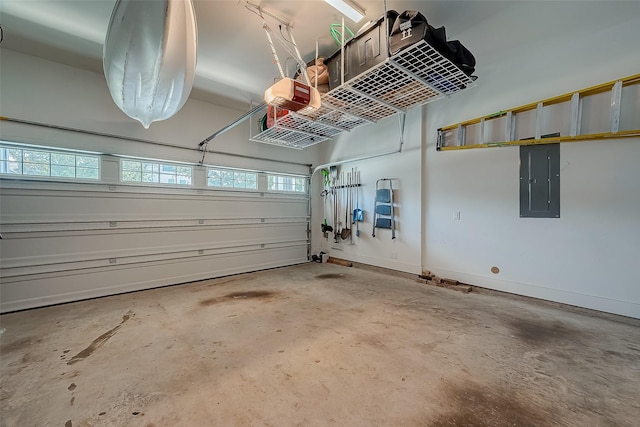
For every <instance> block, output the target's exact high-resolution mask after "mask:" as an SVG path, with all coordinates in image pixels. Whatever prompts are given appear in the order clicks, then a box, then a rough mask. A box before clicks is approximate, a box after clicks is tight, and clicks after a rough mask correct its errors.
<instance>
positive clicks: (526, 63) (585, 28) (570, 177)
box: [422, 2, 640, 317]
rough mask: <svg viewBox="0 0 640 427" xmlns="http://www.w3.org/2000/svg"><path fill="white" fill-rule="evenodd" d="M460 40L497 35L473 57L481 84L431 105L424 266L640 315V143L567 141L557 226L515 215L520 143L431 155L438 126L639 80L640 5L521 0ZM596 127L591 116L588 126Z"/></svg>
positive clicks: (632, 101) (448, 274)
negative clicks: (518, 42) (523, 37)
mask: <svg viewBox="0 0 640 427" xmlns="http://www.w3.org/2000/svg"><path fill="white" fill-rule="evenodd" d="M590 17H592V18H590ZM531 23H535V27H537V28H538V29H539V30H538V31H537V32H535V33H532V38H531V40H530V42H529V43H528V44H526V45H524V46H505V43H504V42H503V40H504V39H505V38H508V36H509V32H510V31H513V30H514V29H519V30H521V31H528V30H529V29H530V28H531V27H532V24H531ZM489 28H490V29H491V30H490V31H489V30H488V29H489ZM547 33H548V34H547ZM457 36H458V37H459V38H460V39H461V40H469V41H470V43H469V44H470V45H473V44H475V43H492V41H494V40H495V44H496V45H497V46H500V47H501V49H499V50H497V51H496V52H495V53H494V54H489V55H487V56H479V57H477V59H478V67H477V75H478V76H479V80H478V86H477V87H476V88H474V89H472V90H469V91H467V92H461V93H460V94H458V95H456V96H454V97H452V98H450V99H446V100H441V101H438V102H435V103H433V104H430V105H428V107H427V109H426V123H425V125H426V151H425V153H424V159H423V161H424V171H425V179H424V183H423V185H424V188H423V191H424V197H425V204H424V206H423V211H424V224H423V226H424V230H425V232H424V247H425V250H424V252H423V260H422V261H423V265H424V267H425V268H426V269H429V270H431V271H434V272H435V273H437V274H439V275H441V276H444V277H450V278H454V279H458V280H461V281H464V282H467V283H472V284H476V285H480V286H485V287H488V288H492V289H498V290H503V291H507V292H513V293H518V294H523V295H529V296H534V297H538V298H543V299H549V300H554V301H560V302H565V303H568V304H574V305H578V306H584V307H590V308H595V309H598V310H603V311H609V312H613V313H618V314H623V315H627V316H632V317H640V287H639V286H638V283H639V281H638V279H637V271H636V263H637V258H638V255H639V254H640V226H639V225H638V223H637V218H638V211H640V187H638V182H640V168H638V166H637V159H639V158H640V140H639V139H637V138H636V139H629V140H617V141H593V142H580V143H572V144H568V143H567V144H562V145H561V147H560V150H561V172H560V173H561V177H560V181H561V190H560V191H561V196H560V197H561V217H560V218H559V219H535V218H523V219H520V218H519V191H518V168H519V149H518V148H517V147H507V148H500V149H498V148H492V149H477V150H463V151H452V152H451V151H450V152H436V150H435V143H436V136H437V129H438V128H439V127H441V126H445V125H449V124H453V123H456V122H460V121H463V120H467V119H471V118H473V117H478V116H482V115H486V114H491V113H492V112H494V111H499V110H505V109H508V108H510V107H516V106H518V105H522V104H527V103H530V102H535V101H538V100H541V99H544V98H546V97H551V96H554V95H559V94H562V93H567V92H571V91H572V90H578V89H581V88H583V87H588V86H591V85H595V84H599V83H603V82H606V81H610V80H615V79H616V78H621V77H625V76H628V75H632V74H635V73H638V71H640V50H638V45H637V43H638V40H640V3H638V2H541V3H540V2H538V3H536V2H523V3H516V4H515V5H514V6H512V7H511V8H509V9H507V10H505V12H504V13H503V14H500V15H497V16H495V17H494V18H493V19H492V20H490V21H488V22H484V23H483V26H482V28H471V29H469V30H468V31H465V32H464V33H461V34H459V35H457ZM469 47H470V48H471V50H472V51H473V46H469ZM631 97H632V98H635V99H627V101H626V106H627V107H632V106H634V107H633V108H635V110H634V111H635V113H634V114H635V117H629V111H626V112H624V111H623V115H624V116H625V120H626V121H627V124H630V122H629V121H631V122H634V121H635V123H631V124H633V125H634V127H635V128H636V129H637V128H638V127H640V126H639V123H638V117H639V116H640V112H639V111H640V110H639V109H638V108H639V106H640V99H639V98H640V93H639V92H638V91H634V92H631ZM605 104H606V103H605ZM603 113H604V115H605V117H608V110H606V109H604V111H603ZM599 120H600V118H599V117H598V114H596V113H595V112H594V111H592V112H585V120H584V123H583V127H585V128H586V129H589V128H592V127H597V126H596V124H595V122H596V121H599ZM454 211H460V212H461V220H460V221H454V220H453V212H454ZM493 266H496V267H498V268H499V269H500V272H499V273H498V274H493V273H491V271H490V269H491V267H493Z"/></svg>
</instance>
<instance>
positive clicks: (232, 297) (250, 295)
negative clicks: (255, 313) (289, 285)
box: [199, 291, 278, 307]
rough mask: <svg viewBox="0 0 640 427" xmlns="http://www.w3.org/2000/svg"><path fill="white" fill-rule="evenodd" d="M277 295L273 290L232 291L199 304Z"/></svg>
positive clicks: (263, 298) (260, 298)
mask: <svg viewBox="0 0 640 427" xmlns="http://www.w3.org/2000/svg"><path fill="white" fill-rule="evenodd" d="M276 295H278V293H277V292H273V291H246V292H232V293H230V294H227V295H224V296H222V297H216V298H207V299H204V300H201V301H200V302H199V304H200V305H201V306H203V307H207V306H210V305H215V304H220V303H223V302H228V301H237V300H246V299H258V300H267V299H271V298H273V297H275V296H276Z"/></svg>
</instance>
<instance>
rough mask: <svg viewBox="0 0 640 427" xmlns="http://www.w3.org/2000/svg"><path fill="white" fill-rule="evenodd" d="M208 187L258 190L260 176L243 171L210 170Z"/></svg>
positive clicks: (208, 170) (208, 172) (208, 171)
mask: <svg viewBox="0 0 640 427" xmlns="http://www.w3.org/2000/svg"><path fill="white" fill-rule="evenodd" d="M207 185H208V186H209V187H219V188H234V189H236V188H241V189H245V190H257V189H258V174H257V173H255V172H247V171H242V170H230V169H220V168H208V169H207Z"/></svg>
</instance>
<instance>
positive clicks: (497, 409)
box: [425, 382, 549, 427]
mask: <svg viewBox="0 0 640 427" xmlns="http://www.w3.org/2000/svg"><path fill="white" fill-rule="evenodd" d="M442 390H443V391H442V393H443V397H444V400H445V401H446V402H448V403H449V404H450V405H451V406H450V410H449V411H448V412H445V413H444V414H442V415H440V416H438V417H437V418H435V419H430V420H425V421H426V423H425V425H428V426H430V427H498V426H519V427H528V426H531V427H534V426H541V425H548V422H549V418H548V415H549V414H548V412H547V411H545V410H543V409H542V408H540V407H538V406H536V405H534V404H532V403H531V402H524V401H520V400H519V399H518V398H517V394H516V393H514V392H513V391H511V390H503V389H498V388H494V387H487V386H483V385H480V384H477V383H473V382H461V383H447V384H445V385H444V386H443V389H442Z"/></svg>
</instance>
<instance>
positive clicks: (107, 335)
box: [67, 311, 133, 365]
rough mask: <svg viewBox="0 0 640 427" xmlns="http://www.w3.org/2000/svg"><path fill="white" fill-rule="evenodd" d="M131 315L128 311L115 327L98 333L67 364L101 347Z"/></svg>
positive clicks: (79, 359)
mask: <svg viewBox="0 0 640 427" xmlns="http://www.w3.org/2000/svg"><path fill="white" fill-rule="evenodd" d="M131 316H133V313H131V312H130V311H129V312H128V313H127V314H125V315H124V316H122V321H121V322H120V323H119V324H118V325H117V326H116V327H114V328H111V329H109V330H108V331H107V332H105V333H104V334H102V335H100V336H99V337H98V338H96V339H95V340H93V342H92V343H91V344H89V346H88V347H87V348H85V349H84V350H82V351H81V352H80V353H78V354H76V355H75V356H73V357H72V358H71V359H70V360H69V361H68V362H67V365H73V364H74V363H76V362H79V361H81V360H84V359H86V358H87V357H89V356H91V355H92V354H93V353H94V352H95V351H96V350H97V349H99V348H100V347H102V346H103V345H104V344H105V343H106V342H107V341H108V340H109V338H111V337H112V336H114V335H115V334H116V333H117V332H118V331H119V330H120V328H122V325H124V324H125V323H126V322H127V321H128V320H129V319H130V318H131Z"/></svg>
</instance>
